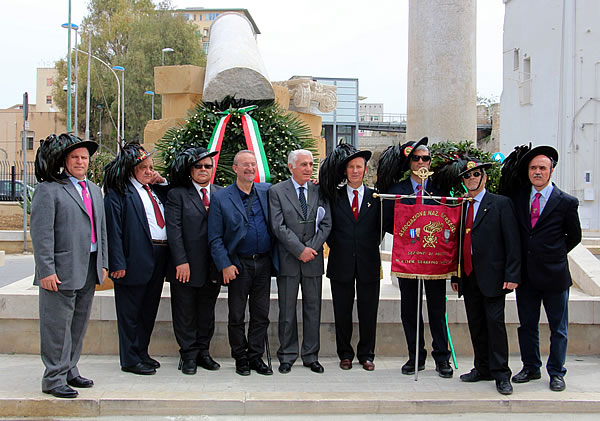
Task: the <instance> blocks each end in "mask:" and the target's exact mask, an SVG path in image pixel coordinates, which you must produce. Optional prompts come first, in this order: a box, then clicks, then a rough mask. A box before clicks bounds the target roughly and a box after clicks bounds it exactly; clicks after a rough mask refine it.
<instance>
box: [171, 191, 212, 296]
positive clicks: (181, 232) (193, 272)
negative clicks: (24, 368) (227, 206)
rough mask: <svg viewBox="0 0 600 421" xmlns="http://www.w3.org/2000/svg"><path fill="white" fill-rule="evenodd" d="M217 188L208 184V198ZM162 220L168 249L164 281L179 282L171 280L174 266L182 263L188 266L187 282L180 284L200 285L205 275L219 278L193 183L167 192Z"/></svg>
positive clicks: (206, 223)
mask: <svg viewBox="0 0 600 421" xmlns="http://www.w3.org/2000/svg"><path fill="white" fill-rule="evenodd" d="M221 188H222V187H219V186H216V185H214V184H211V185H210V197H211V198H212V195H213V194H214V193H215V192H216V191H217V190H219V189H221ZM165 220H166V224H167V238H168V240H169V249H170V250H171V262H170V264H169V268H168V271H167V280H168V281H169V282H179V281H177V280H176V279H175V273H176V269H175V267H176V266H178V265H181V264H184V263H188V264H189V265H190V281H189V282H187V283H185V284H182V285H185V286H190V287H201V286H202V285H204V284H205V283H206V281H207V280H209V278H210V280H219V278H218V277H217V275H218V273H217V270H216V267H215V266H214V263H213V262H212V258H211V256H210V250H209V248H208V212H207V211H206V208H205V207H204V203H202V199H201V198H200V195H199V194H198V190H196V188H195V187H194V186H193V185H190V186H181V187H175V188H173V189H171V190H170V191H169V194H168V197H167V204H166V206H165Z"/></svg>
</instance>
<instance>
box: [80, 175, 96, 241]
mask: <svg viewBox="0 0 600 421" xmlns="http://www.w3.org/2000/svg"><path fill="white" fill-rule="evenodd" d="M78 183H79V185H80V186H81V189H82V190H83V192H82V195H83V204H84V205H85V210H87V213H88V216H89V217H90V223H91V224H92V244H96V230H95V228H94V208H92V198H91V197H90V194H89V193H88V191H87V187H86V185H85V181H79V182H78Z"/></svg>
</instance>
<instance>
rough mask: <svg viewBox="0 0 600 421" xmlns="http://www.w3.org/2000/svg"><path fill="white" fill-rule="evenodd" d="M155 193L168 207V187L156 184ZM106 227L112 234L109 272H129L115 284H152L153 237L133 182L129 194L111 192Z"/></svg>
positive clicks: (105, 205)
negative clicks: (150, 282)
mask: <svg viewBox="0 0 600 421" xmlns="http://www.w3.org/2000/svg"><path fill="white" fill-rule="evenodd" d="M152 190H153V191H154V193H155V194H156V195H157V196H158V198H159V200H160V201H161V202H162V203H163V204H165V203H166V202H167V200H166V193H167V188H166V186H158V185H153V186H152ZM104 208H105V210H106V228H107V233H108V264H109V273H111V272H114V271H117V270H126V273H125V276H124V277H123V278H121V279H113V281H114V282H117V283H120V284H123V285H140V284H145V283H148V282H149V281H150V278H151V277H152V272H153V270H154V255H153V248H152V237H151V235H150V227H149V225H148V219H147V218H146V212H145V211H144V204H143V203H142V199H141V198H140V195H139V194H138V192H137V191H136V189H135V187H134V186H133V185H132V184H131V183H129V182H128V183H127V189H126V190H125V194H124V195H123V194H121V193H119V192H118V191H116V190H110V191H109V192H108V193H107V194H106V196H105V197H104Z"/></svg>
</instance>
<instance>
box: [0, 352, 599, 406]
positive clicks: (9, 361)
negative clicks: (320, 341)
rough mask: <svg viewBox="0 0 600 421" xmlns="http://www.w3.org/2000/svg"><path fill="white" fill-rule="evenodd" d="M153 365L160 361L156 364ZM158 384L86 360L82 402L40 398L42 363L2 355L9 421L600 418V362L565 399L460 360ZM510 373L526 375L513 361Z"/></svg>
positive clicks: (229, 364) (171, 361)
mask: <svg viewBox="0 0 600 421" xmlns="http://www.w3.org/2000/svg"><path fill="white" fill-rule="evenodd" d="M155 357H156V355H155ZM158 358H159V360H160V361H161V364H162V366H161V368H160V369H159V370H158V373H157V374H156V375H154V376H136V375H133V374H129V373H124V372H122V371H120V370H119V366H118V359H117V358H114V357H108V356H94V355H84V356H83V357H82V359H81V361H80V363H79V369H80V371H81V374H82V375H83V376H85V377H89V378H92V379H93V380H94V382H95V386H94V387H93V388H91V389H79V393H80V396H79V397H78V398H77V399H72V400H68V399H56V398H53V397H52V396H50V395H46V394H43V393H42V392H41V390H40V380H41V375H42V372H43V366H42V363H41V361H40V359H39V356H31V355H0V371H1V372H2V374H3V375H2V376H1V377H0V414H1V416H3V417H66V416H68V417H109V416H113V417H118V416H131V415H135V416H146V415H147V416H150V415H152V416H177V415H179V416H186V415H187V416H193V415H197V416H199V415H204V416H210V415H279V416H283V415H298V414H304V415H310V414H314V415H324V414H339V415H343V414H371V415H373V414H465V413H506V412H509V413H541V412H545V413H555V414H557V413H600V377H598V375H597V373H598V372H600V359H599V358H598V356H588V357H576V356H569V357H568V359H567V367H568V370H569V374H568V375H567V376H566V378H565V379H566V382H567V390H566V391H565V392H561V393H556V392H551V391H550V390H549V389H548V376H547V375H546V373H544V372H543V373H542V379H541V380H538V381H532V382H530V383H526V384H519V385H513V386H514V393H513V394H512V395H510V396H503V395H500V394H498V393H497V392H496V390H495V385H494V382H480V383H463V382H461V381H460V380H459V378H458V377H459V376H458V374H460V373H464V372H467V371H469V370H470V368H471V364H472V362H471V359H470V358H464V359H459V361H458V364H459V366H460V370H457V371H455V376H454V378H452V379H442V378H440V377H438V376H437V373H436V372H435V371H434V364H433V362H432V361H428V362H427V365H426V370H425V371H422V372H420V374H419V379H418V381H415V380H414V376H405V375H402V374H401V372H400V368H401V366H402V364H403V363H404V360H403V359H399V358H389V357H383V358H376V360H375V363H376V369H375V371H373V372H367V371H364V370H362V368H360V367H359V366H358V365H355V367H354V368H353V369H352V370H349V371H342V370H340V369H339V368H338V366H337V364H338V361H337V359H336V358H323V359H321V362H322V363H323V365H324V367H325V373H324V374H315V373H312V372H311V371H310V370H309V369H308V368H305V367H302V365H301V364H299V363H296V364H295V365H294V366H293V368H292V371H291V372H290V373H289V374H285V375H283V374H280V373H278V372H277V366H278V364H277V363H275V364H274V365H275V367H274V369H275V370H274V371H275V374H273V375H272V376H260V375H258V374H256V373H255V372H252V374H251V375H250V376H247V377H242V376H239V375H237V374H235V370H234V363H233V361H232V360H231V359H224V360H219V362H220V363H221V365H222V367H221V369H220V370H219V371H216V372H208V371H204V370H202V369H199V372H198V373H197V374H196V375H194V376H186V375H183V374H181V372H179V371H178V370H177V368H176V367H177V359H176V358H169V357H162V358H161V357H158ZM511 368H512V370H513V372H516V371H518V370H519V369H520V361H519V358H518V356H517V355H511Z"/></svg>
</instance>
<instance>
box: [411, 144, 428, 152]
mask: <svg viewBox="0 0 600 421" xmlns="http://www.w3.org/2000/svg"><path fill="white" fill-rule="evenodd" d="M417 151H427V152H429V148H428V147H427V146H425V145H419V146H417V147H416V148H415V150H414V152H417Z"/></svg>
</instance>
